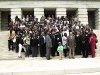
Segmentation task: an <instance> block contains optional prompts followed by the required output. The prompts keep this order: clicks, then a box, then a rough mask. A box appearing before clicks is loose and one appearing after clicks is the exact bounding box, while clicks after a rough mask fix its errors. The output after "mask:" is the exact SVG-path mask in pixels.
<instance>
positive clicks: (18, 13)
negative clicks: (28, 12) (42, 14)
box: [11, 8, 22, 21]
mask: <svg viewBox="0 0 100 75" xmlns="http://www.w3.org/2000/svg"><path fill="white" fill-rule="evenodd" d="M16 16H18V18H21V16H22V10H21V8H11V19H12V20H13V21H14V20H15V17H16Z"/></svg>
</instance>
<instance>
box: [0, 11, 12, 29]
mask: <svg viewBox="0 0 100 75" xmlns="http://www.w3.org/2000/svg"><path fill="white" fill-rule="evenodd" d="M10 20H11V17H10V11H1V30H8V25H9V22H10Z"/></svg>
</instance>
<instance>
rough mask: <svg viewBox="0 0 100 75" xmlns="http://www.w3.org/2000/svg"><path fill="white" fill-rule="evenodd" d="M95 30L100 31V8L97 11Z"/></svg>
mask: <svg viewBox="0 0 100 75" xmlns="http://www.w3.org/2000/svg"><path fill="white" fill-rule="evenodd" d="M95 29H97V30H100V8H99V9H97V10H96V11H95Z"/></svg>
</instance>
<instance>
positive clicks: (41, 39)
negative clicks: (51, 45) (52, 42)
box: [39, 35, 44, 46]
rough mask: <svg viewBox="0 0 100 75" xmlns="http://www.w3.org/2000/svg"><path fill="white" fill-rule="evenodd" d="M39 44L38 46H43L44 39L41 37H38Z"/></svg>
mask: <svg viewBox="0 0 100 75" xmlns="http://www.w3.org/2000/svg"><path fill="white" fill-rule="evenodd" d="M39 44H40V46H41V45H43V44H44V38H43V36H42V35H40V37H39Z"/></svg>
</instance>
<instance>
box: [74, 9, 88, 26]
mask: <svg viewBox="0 0 100 75" xmlns="http://www.w3.org/2000/svg"><path fill="white" fill-rule="evenodd" d="M76 17H77V20H78V21H81V23H82V24H84V25H86V24H88V12H87V8H78V9H77V11H76Z"/></svg>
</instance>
